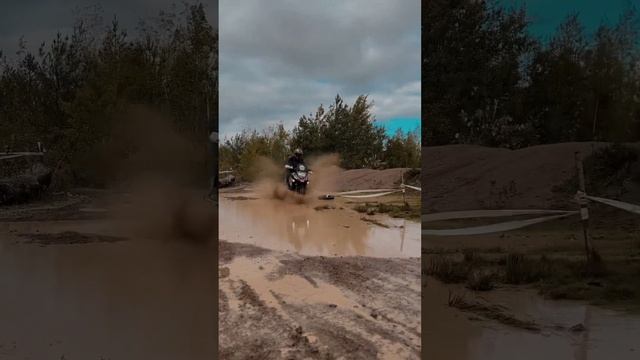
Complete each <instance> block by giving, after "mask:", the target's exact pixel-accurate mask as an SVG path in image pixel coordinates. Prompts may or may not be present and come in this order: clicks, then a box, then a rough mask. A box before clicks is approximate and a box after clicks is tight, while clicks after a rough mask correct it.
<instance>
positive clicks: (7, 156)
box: [0, 152, 44, 160]
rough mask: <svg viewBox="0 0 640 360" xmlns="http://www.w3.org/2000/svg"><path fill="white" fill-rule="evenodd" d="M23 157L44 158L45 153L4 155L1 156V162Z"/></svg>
mask: <svg viewBox="0 0 640 360" xmlns="http://www.w3.org/2000/svg"><path fill="white" fill-rule="evenodd" d="M23 156H44V153H43V152H16V153H4V155H3V156H0V160H8V159H15V158H19V157H23Z"/></svg>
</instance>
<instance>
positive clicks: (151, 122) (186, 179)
mask: <svg viewBox="0 0 640 360" xmlns="http://www.w3.org/2000/svg"><path fill="white" fill-rule="evenodd" d="M120 124H121V125H118V126H116V127H115V128H114V131H113V136H112V141H111V142H110V144H109V146H107V147H106V148H107V149H108V153H109V154H110V156H108V157H106V158H111V159H116V161H115V163H114V162H111V163H110V164H109V167H110V168H111V169H112V171H113V174H112V177H111V179H110V180H111V184H110V185H111V186H110V187H112V188H113V189H115V190H117V194H118V195H116V196H115V197H114V199H113V200H112V201H111V202H110V203H111V204H110V210H111V212H112V213H113V215H114V217H116V218H117V219H120V220H122V222H121V223H122V224H123V226H126V227H127V230H128V231H132V232H133V234H134V235H136V236H140V237H145V238H160V239H169V240H186V241H191V242H195V243H206V242H209V241H212V240H214V239H215V237H216V234H217V226H216V225H217V221H216V219H217V208H216V206H214V204H212V203H210V202H207V201H206V200H205V199H204V194H206V190H203V189H200V188H199V187H198V184H203V183H206V178H202V177H203V176H206V173H207V172H206V171H203V170H206V169H203V168H204V167H205V166H206V165H205V164H206V161H205V159H204V156H205V154H206V151H203V149H200V147H198V145H197V144H198V143H197V142H195V141H191V140H190V139H188V138H187V137H186V136H184V135H182V134H180V133H179V132H178V131H177V130H176V129H175V127H174V126H173V123H172V121H171V120H170V119H168V118H166V117H164V116H162V115H161V114H158V113H157V112H153V111H150V110H149V109H146V108H140V107H137V108H133V109H130V110H129V111H128V112H127V114H126V115H125V116H124V117H123V118H122V119H121V121H120Z"/></svg>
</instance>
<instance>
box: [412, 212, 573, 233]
mask: <svg viewBox="0 0 640 360" xmlns="http://www.w3.org/2000/svg"><path fill="white" fill-rule="evenodd" d="M550 211H552V210H550ZM577 213H578V212H577V211H569V212H565V213H564V214H560V215H552V216H544V217H539V218H534V219H527V220H516V221H507V222H503V223H498V224H491V225H483V226H474V227H468V228H460V229H444V230H430V229H425V230H422V235H432V236H461V235H462V236H464V235H482V234H491V233H496V232H504V231H510V230H516V229H521V228H524V227H527V226H531V225H534V224H539V223H543V222H546V221H551V220H556V219H561V218H564V217H567V216H571V215H574V214H577ZM505 216H506V215H505Z"/></svg>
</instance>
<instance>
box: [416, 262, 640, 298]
mask: <svg viewBox="0 0 640 360" xmlns="http://www.w3.org/2000/svg"><path fill="white" fill-rule="evenodd" d="M427 259H428V260H427V265H426V275H429V276H433V277H434V278H436V279H438V280H439V281H441V282H443V283H449V284H465V286H466V287H467V288H468V289H470V290H473V291H489V290H492V289H494V288H495V287H496V286H498V285H499V284H508V285H530V286H533V287H535V288H537V289H538V291H539V293H540V294H541V295H543V296H545V297H548V298H551V299H556V300H560V299H566V300H585V301H589V302H592V303H596V304H612V303H621V302H626V303H639V304H640V263H638V262H631V261H623V260H617V261H611V262H609V263H605V262H604V261H603V260H602V259H599V258H598V257H594V261H592V262H590V263H587V262H586V261H585V260H583V259H575V258H574V259H571V258H548V257H547V256H545V255H542V256H539V255H525V254H521V253H507V254H504V255H499V256H495V254H489V255H488V254H487V253H481V252H478V251H477V250H465V251H458V252H457V253H452V252H448V253H440V254H431V255H429V256H428V257H427ZM605 265H606V266H605Z"/></svg>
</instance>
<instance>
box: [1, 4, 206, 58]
mask: <svg viewBox="0 0 640 360" xmlns="http://www.w3.org/2000/svg"><path fill="white" fill-rule="evenodd" d="M196 2H197V1H196V0H188V1H187V3H189V4H191V3H196ZM201 2H202V4H204V6H205V9H206V12H207V16H208V19H209V22H210V23H211V24H213V25H214V26H217V21H218V4H217V0H205V1H201ZM174 4H175V5H176V10H177V11H181V10H182V5H181V4H182V2H181V1H176V0H109V1H107V0H103V1H99V0H71V1H69V0H21V1H8V2H7V4H4V3H3V4H2V11H1V12H0V50H1V51H3V53H4V54H5V55H6V56H8V57H9V56H13V55H14V54H15V52H16V51H17V50H18V43H19V40H20V38H21V37H24V40H25V41H26V43H27V48H28V49H29V50H31V51H36V50H37V49H38V47H39V46H40V44H41V43H42V42H46V43H47V44H50V42H51V40H53V39H54V37H55V35H56V33H57V32H58V31H60V32H61V33H63V34H65V33H70V32H71V30H72V27H73V25H74V22H75V20H76V17H77V16H78V15H81V16H82V15H89V14H90V13H91V12H93V10H92V9H95V8H101V9H102V11H101V14H100V15H101V16H102V18H103V21H104V24H103V25H104V26H105V27H106V26H107V24H108V23H109V22H110V21H111V20H112V19H113V17H114V16H117V18H118V20H119V22H120V23H121V25H122V26H123V28H125V29H127V30H128V33H129V34H134V33H135V28H136V26H137V25H138V22H139V21H140V19H149V18H153V17H156V16H157V15H158V13H159V12H160V11H161V10H164V11H169V10H171V9H172V6H173V5H174Z"/></svg>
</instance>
